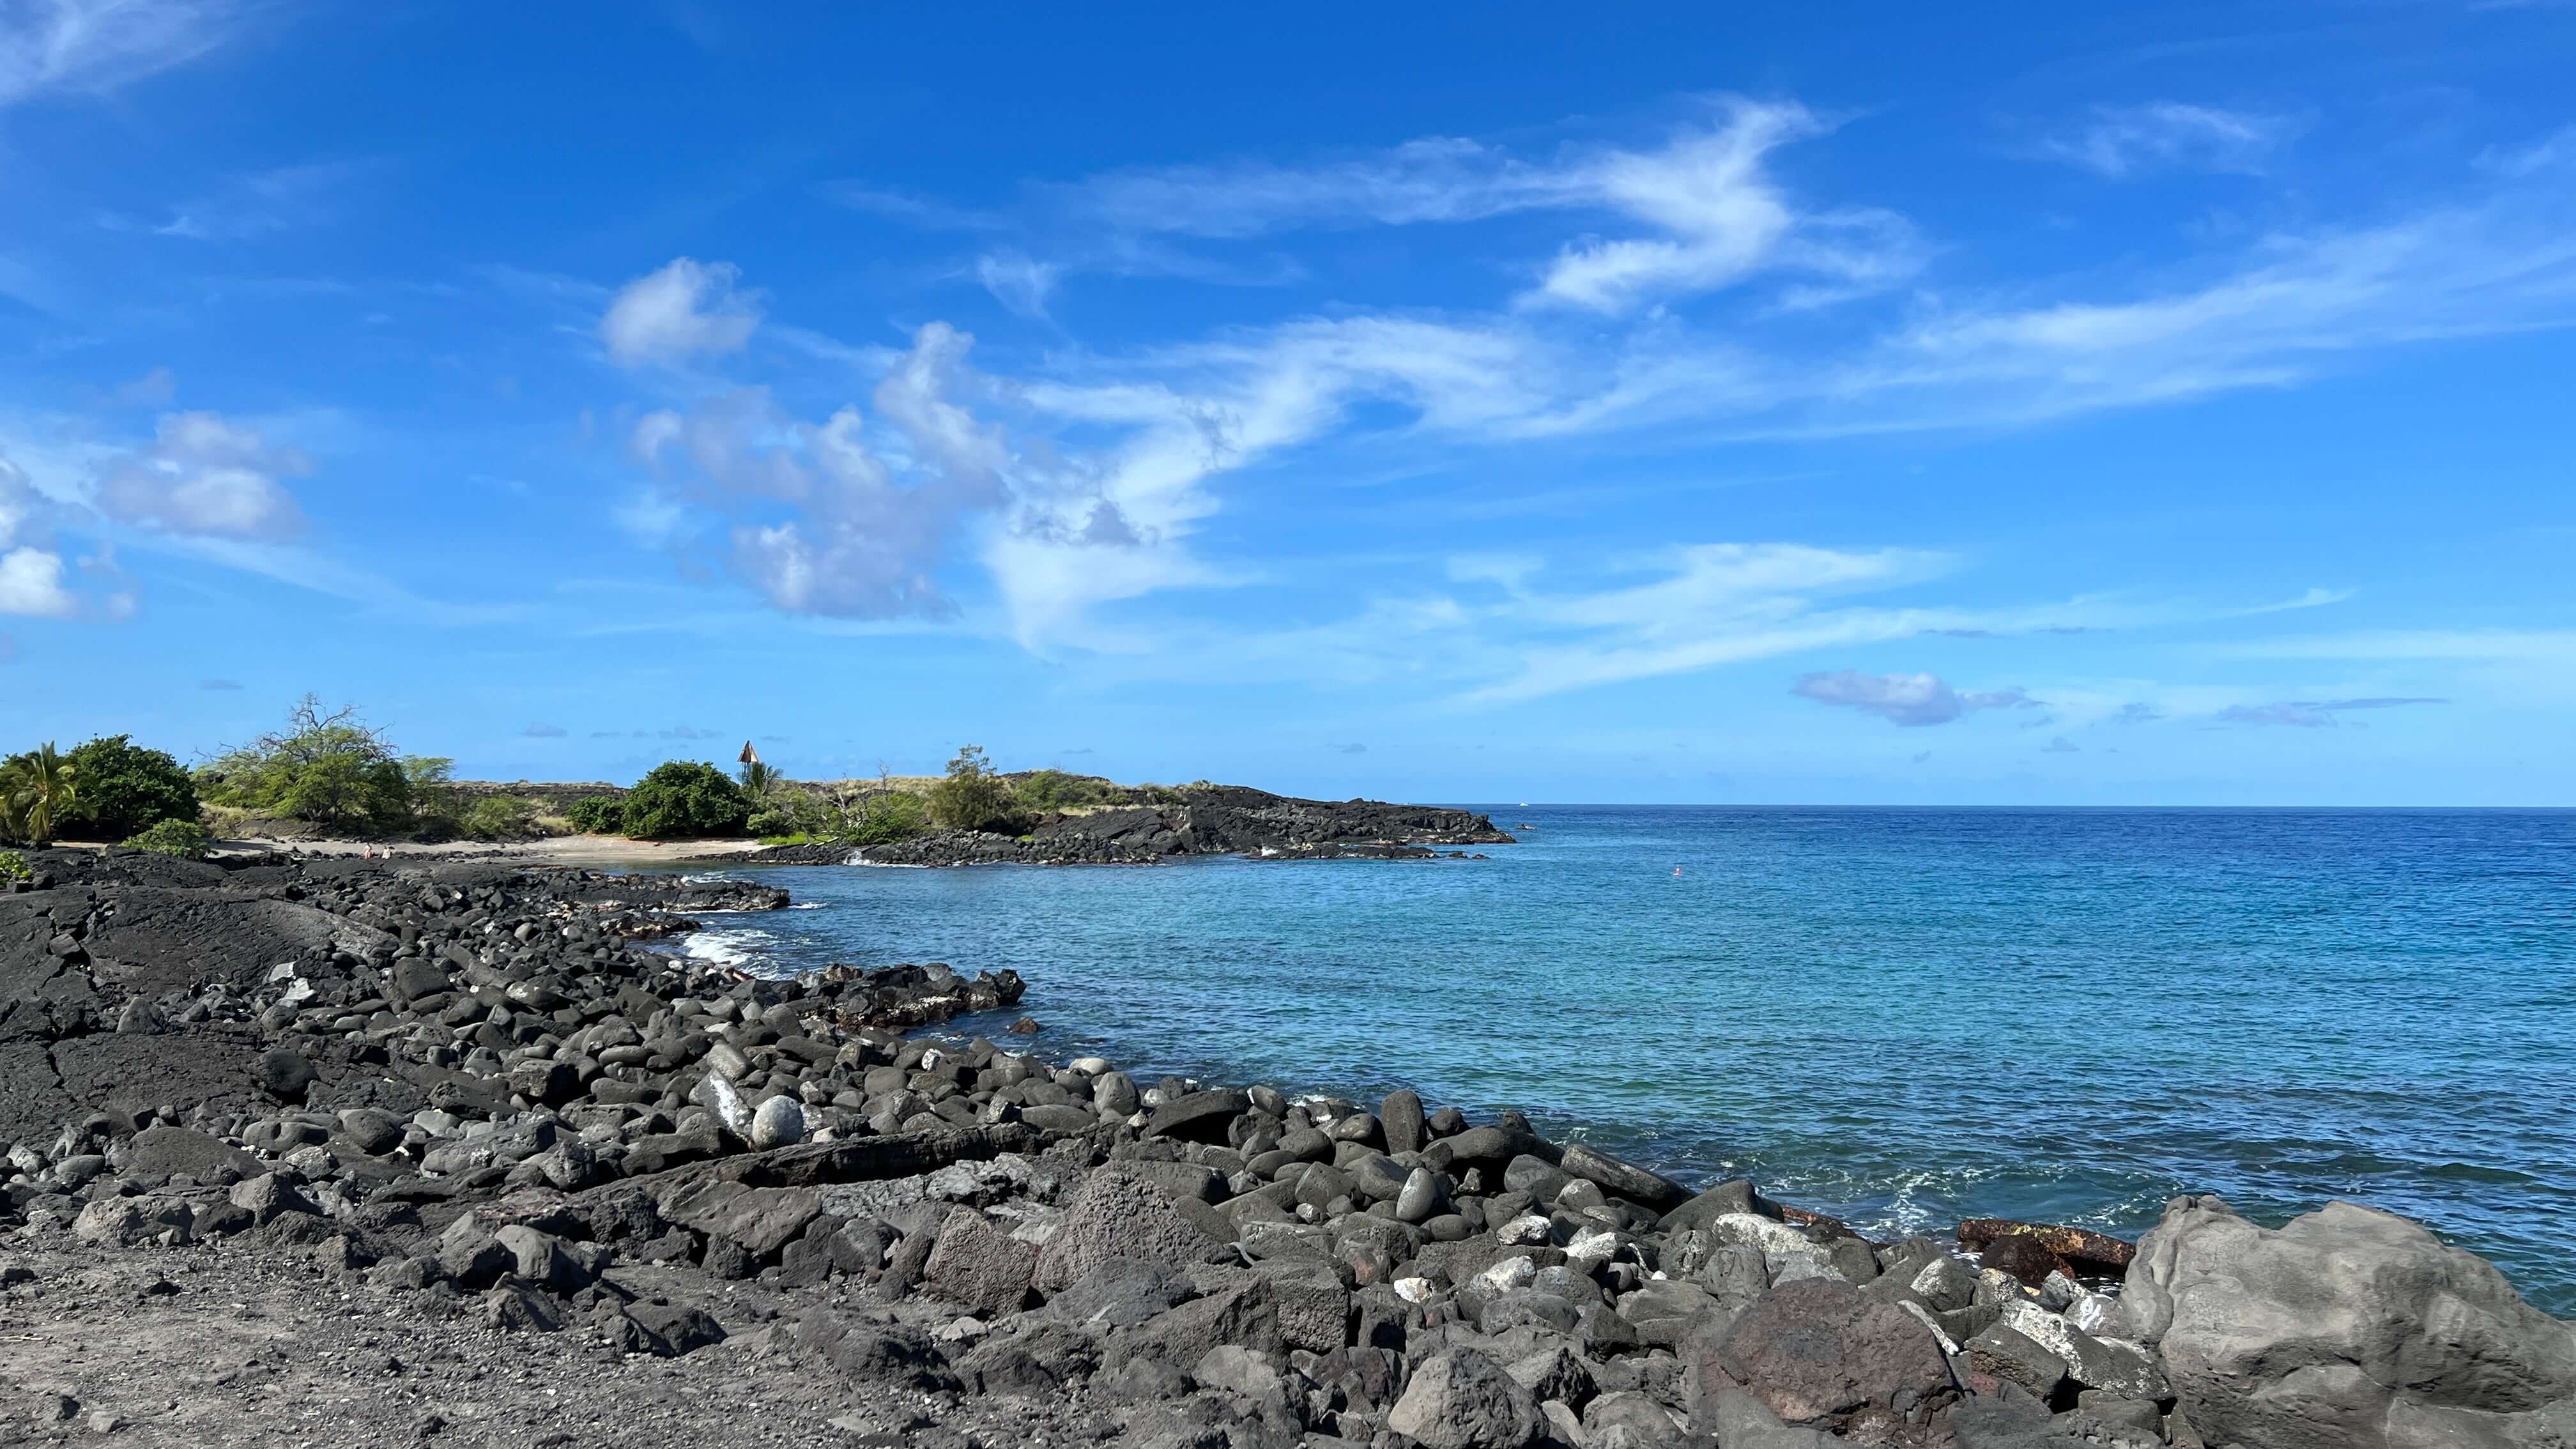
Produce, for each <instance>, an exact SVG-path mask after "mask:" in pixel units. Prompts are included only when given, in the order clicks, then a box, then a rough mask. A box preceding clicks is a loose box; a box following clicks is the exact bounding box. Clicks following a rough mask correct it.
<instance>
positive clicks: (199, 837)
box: [125, 820, 215, 860]
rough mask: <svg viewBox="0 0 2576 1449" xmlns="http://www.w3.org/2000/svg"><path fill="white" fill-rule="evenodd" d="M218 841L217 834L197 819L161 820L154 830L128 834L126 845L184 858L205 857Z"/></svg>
mask: <svg viewBox="0 0 2576 1449" xmlns="http://www.w3.org/2000/svg"><path fill="white" fill-rule="evenodd" d="M214 843H215V837H214V836H213V835H212V834H210V833H208V831H207V830H206V827H204V826H202V825H199V824H198V823H197V822H196V821H194V820H158V821H155V822H153V824H152V828H151V829H149V830H144V831H140V832H137V833H136V834H134V835H132V836H129V837H127V838H126V842H125V848H126V849H128V850H148V851H151V852H152V853H153V854H154V855H175V856H177V857H179V858H180V859H181V860H203V859H205V858H206V851H207V850H208V849H209V848H211V847H212V846H213V845H214Z"/></svg>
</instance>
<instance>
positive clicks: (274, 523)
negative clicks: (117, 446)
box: [94, 412, 313, 539]
mask: <svg viewBox="0 0 2576 1449" xmlns="http://www.w3.org/2000/svg"><path fill="white" fill-rule="evenodd" d="M156 431H157V438H156V441H155V442H154V443H153V444H152V445H151V446H150V447H148V448H142V449H137V450H135V451H133V452H130V453H125V454H121V455H117V456H114V457H112V458H110V459H109V460H108V461H107V462H106V463H105V464H104V465H102V467H101V468H100V470H99V475H98V485H97V491H96V497H95V500H94V501H95V502H96V504H97V507H98V509H99V511H100V512H101V513H104V514H106V515H107V516H108V517H110V518H113V519H115V520H117V521H119V522H121V523H131V524H136V525H139V526H142V527H145V528H151V529H157V530H160V531H161V532H164V533H173V534H187V535H197V536H205V537H216V538H240V539H279V538H288V537H292V536H293V535H295V534H297V533H300V532H302V531H303V528H304V515H303V511H302V510H301V509H299V508H298V507H297V506H296V503H295V498H294V496H293V495H292V494H290V493H288V492H287V491H286V489H285V488H284V487H283V486H282V485H280V484H279V482H278V479H279V478H280V477H281V476H297V475H301V474H305V473H309V472H311V471H312V470H313V464H312V461H311V460H310V459H308V458H306V457H305V456H304V454H303V453H301V452H299V451H297V450H296V449H294V448H286V447H271V446H270V445H269V444H268V443H267V442H266V441H265V440H264V439H262V438H261V437H260V435H259V433H258V432H256V431H255V430H253V429H251V428H247V427H244V426H242V425H240V424H237V423H232V422H227V421H226V420H225V419H224V418H223V417H222V416H221V415H220V414H217V413H210V412H189V413H165V414H163V415H162V417H161V420H160V423H159V426H158V428H157V430H156Z"/></svg>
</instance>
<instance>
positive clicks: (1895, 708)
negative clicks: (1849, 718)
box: [1789, 669, 2037, 727]
mask: <svg viewBox="0 0 2576 1449" xmlns="http://www.w3.org/2000/svg"><path fill="white" fill-rule="evenodd" d="M1789 692H1790V693H1791V694H1795V695H1799V696H1801V697H1803V698H1806V699H1812V700H1814V701H1815V702H1816V703H1818V704H1830V705H1834V706H1837V707H1839V708H1843V709H1856V710H1859V711H1860V712H1861V713H1862V714H1874V715H1877V716H1878V717H1879V718H1880V719H1883V720H1886V721H1888V722H1889V723H1891V724H1898V725H1905V726H1909V727H1920V726H1923V725H1939V724H1948V723H1950V722H1951V721H1952V720H1955V719H1958V718H1959V717H1960V716H1962V715H1965V714H1969V713H1971V712H1973V711H1976V710H1981V709H2016V708H2024V707H2028V706H2031V705H2034V704H2036V703H2037V701H2036V700H2033V699H2032V698H2031V697H2030V696H2029V695H2028V694H2025V693H2024V692H2022V691H2021V690H2019V689H1997V690H1989V691H1985V692H1981V693H1967V692H1962V691H1960V690H1957V689H1954V688H1952V687H1951V686H1950V685H1949V684H1947V683H1945V682H1944V681H1943V680H1942V679H1941V677H1940V676H1939V675H1937V674H1863V673H1861V672H1860V671H1858V670H1855V669H1837V670H1833V671H1831V672H1826V673H1816V674H1802V675H1800V676H1798V682H1797V683H1796V684H1794V685H1791V686H1790V687H1789Z"/></svg>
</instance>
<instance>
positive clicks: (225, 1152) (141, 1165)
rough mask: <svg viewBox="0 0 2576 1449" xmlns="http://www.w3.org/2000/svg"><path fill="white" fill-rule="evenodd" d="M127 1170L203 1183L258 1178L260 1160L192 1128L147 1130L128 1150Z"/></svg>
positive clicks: (145, 1129) (261, 1169) (140, 1175)
mask: <svg viewBox="0 0 2576 1449" xmlns="http://www.w3.org/2000/svg"><path fill="white" fill-rule="evenodd" d="M125 1170H126V1171H127V1172H130V1173H133V1174H135V1175H136V1176H138V1177H172V1176H185V1177H192V1178H195V1179H196V1180H197V1181H199V1182H202V1183H209V1184H212V1183H217V1182H222V1181H225V1180H226V1178H227V1176H228V1175H229V1177H230V1179H231V1180H233V1181H239V1180H241V1179H243V1178H248V1177H257V1176H259V1175H260V1173H261V1172H262V1171H264V1170H265V1169H263V1168H262V1167H261V1166H260V1165H259V1159H258V1158H256V1157H253V1156H251V1155H250V1154H249V1153H247V1152H244V1151H243V1150H241V1149H240V1148H238V1147H235V1146H233V1145H232V1144H231V1143H229V1142H225V1141H223V1140H222V1139H220V1138H217V1137H214V1136H211V1135H209V1134H207V1133H204V1132H199V1131H197V1130H196V1129H195V1128H192V1127H146V1128H144V1129H143V1130H142V1131H140V1132H137V1133H135V1134H134V1141H133V1143H132V1145H130V1146H129V1147H128V1148H127V1149H126V1157H125Z"/></svg>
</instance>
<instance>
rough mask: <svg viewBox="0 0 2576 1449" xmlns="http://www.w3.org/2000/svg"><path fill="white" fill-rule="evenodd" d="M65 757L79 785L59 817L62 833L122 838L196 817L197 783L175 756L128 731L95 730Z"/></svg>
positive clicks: (106, 838)
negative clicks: (107, 732) (108, 732)
mask: <svg viewBox="0 0 2576 1449" xmlns="http://www.w3.org/2000/svg"><path fill="white" fill-rule="evenodd" d="M71 762H72V769H73V771H74V772H75V774H74V778H75V779H77V780H78V781H79V782H80V788H79V790H78V792H77V794H78V798H77V799H75V800H74V801H73V802H72V806H71V809H70V811H69V813H67V814H65V815H64V816H63V818H62V822H61V829H63V830H64V831H65V832H67V833H73V832H76V833H77V834H78V836H79V838H81V839H83V840H124V839H126V838H128V837H130V836H136V835H140V834H142V833H143V832H145V831H147V830H150V829H151V828H152V827H153V826H155V825H158V824H160V823H161V822H162V821H164V820H180V821H186V822H188V823H190V824H194V823H195V822H196V819H197V783H196V782H195V781H194V780H191V779H189V778H188V772H187V770H186V769H185V768H184V767H182V766H181V765H180V763H179V762H178V761H177V760H175V759H173V758H171V757H170V756H169V755H166V754H164V753H162V752H161V751H159V750H147V749H145V748H143V747H142V746H140V745H138V744H135V743H134V742H133V739H132V737H131V736H127V735H101V736H99V737H98V738H96V739H94V740H91V741H90V742H89V743H87V744H85V745H82V746H80V747H79V748H78V749H75V750H73V751H72V752H71Z"/></svg>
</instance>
